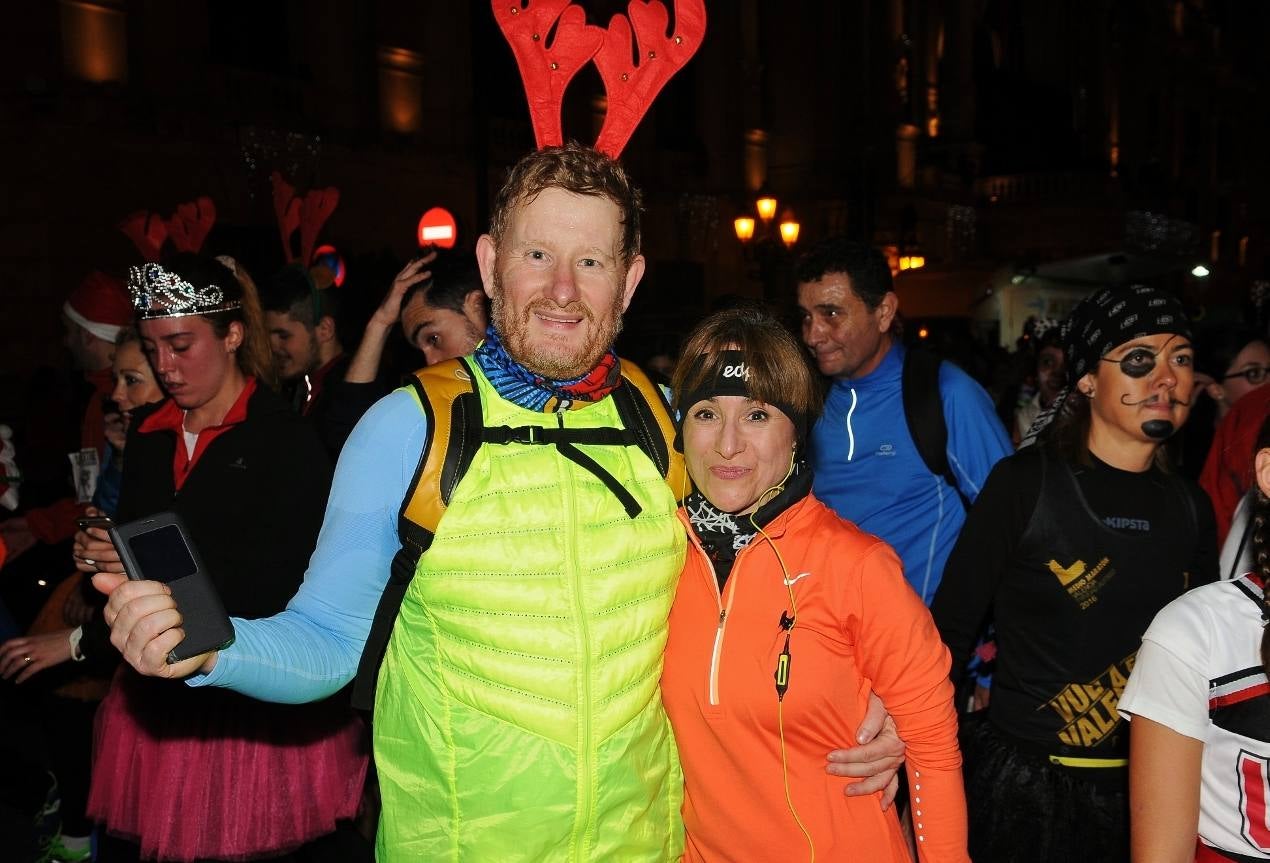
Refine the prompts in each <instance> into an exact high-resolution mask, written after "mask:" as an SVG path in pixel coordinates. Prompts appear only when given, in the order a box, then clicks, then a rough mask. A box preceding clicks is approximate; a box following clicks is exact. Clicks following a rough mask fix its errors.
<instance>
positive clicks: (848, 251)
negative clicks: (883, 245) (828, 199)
mask: <svg viewBox="0 0 1270 863" xmlns="http://www.w3.org/2000/svg"><path fill="white" fill-rule="evenodd" d="M829 273H844V274H846V276H847V277H848V278H849V279H851V289H852V290H853V291H855V294H856V296H858V297H859V298H860V300H861V302H863V303H864V305H865V306H866V307H868V308H869V309H876V308H877V307H878V304H879V303H881V302H882V298H883V297H885V296H886V295H887V294H888V293H889V292H890V291H892V290H894V283H893V282H892V280H891V267H890V265H888V264H887V262H886V256H885V255H883V254H882V253H881V252H880V251H878V250H877V249H875V248H874V247H873V246H870V245H869V244H868V243H862V242H860V241H859V240H849V239H847V238H846V237H842V236H836V237H826V238H825V239H823V240H821V241H820V242H818V243H816V244H814V245H813V246H812V247H811V248H810V249H808V250H807V251H806V252H804V253H803V254H802V255H801V256H800V257H799V258H798V261H797V263H795V264H794V274H795V276H796V277H797V279H798V281H799V282H815V281H819V280H820V279H823V278H824V277H825V276H826V275H828V274H829Z"/></svg>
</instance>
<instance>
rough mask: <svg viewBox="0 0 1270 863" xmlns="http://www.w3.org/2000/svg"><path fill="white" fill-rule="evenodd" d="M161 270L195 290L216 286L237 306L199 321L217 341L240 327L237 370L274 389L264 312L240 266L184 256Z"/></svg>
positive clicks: (275, 381) (228, 261) (231, 261)
mask: <svg viewBox="0 0 1270 863" xmlns="http://www.w3.org/2000/svg"><path fill="white" fill-rule="evenodd" d="M163 267H164V269H166V270H170V271H171V272H173V273H175V274H176V275H178V276H180V277H181V278H182V279H184V280H185V281H187V282H189V283H190V284H192V285H195V286H197V287H206V286H207V285H215V286H216V287H218V288H220V289H221V290H222V291H224V295H225V296H224V299H225V302H237V303H239V307H238V308H236V309H229V310H227V311H223V312H212V313H210V314H206V315H202V316H201V317H202V318H203V319H204V320H205V321H207V322H208V323H209V324H211V325H212V331H213V332H214V333H216V337H217V338H220V339H223V338H225V336H226V335H228V334H229V325H230V324H232V323H234V322H235V321H237V322H238V323H240V324H242V328H243V341H242V344H241V345H239V346H238V350H237V351H236V352H235V358H236V360H237V361H238V368H239V369H240V370H241V371H242V373H243V374H245V375H254V376H255V377H256V379H257V380H258V381H260V382H261V383H262V384H264V385H265V386H268V387H269V388H270V389H277V388H278V377H277V372H276V371H275V369H274V364H273V351H272V350H271V349H270V347H269V331H268V329H267V328H266V327H265V316H264V312H262V311H261V309H260V295H259V293H258V292H257V291H256V283H255V282H253V281H252V280H251V276H250V275H248V273H247V271H246V270H245V269H243V267H242V265H241V264H239V263H238V262H237V261H235V260H234V259H233V258H230V257H228V256H221V257H219V258H212V257H209V256H207V255H195V254H192V253H184V252H183V253H181V254H177V255H173V256H172V257H170V258H168V259H166V260H164V262H163Z"/></svg>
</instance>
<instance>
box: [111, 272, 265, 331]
mask: <svg viewBox="0 0 1270 863" xmlns="http://www.w3.org/2000/svg"><path fill="white" fill-rule="evenodd" d="M128 291H129V292H130V293H131V294H132V307H133V308H134V309H136V310H137V317H138V318H140V319H141V320H143V321H146V320H150V319H151V318H183V317H185V316H187V315H209V314H212V313H213V312H227V311H230V310H231V309H237V308H240V307H241V306H242V303H240V302H238V301H237V300H229V301H226V300H225V292H224V291H223V290H222V289H220V288H218V287H216V286H215V285H208V286H207V287H205V288H196V287H194V286H193V285H191V284H190V283H189V282H187V281H185V279H183V278H181V277H180V276H178V275H177V274H176V273H173V272H169V271H168V270H165V269H163V267H162V265H160V264H142V265H141V266H139V267H129V268H128Z"/></svg>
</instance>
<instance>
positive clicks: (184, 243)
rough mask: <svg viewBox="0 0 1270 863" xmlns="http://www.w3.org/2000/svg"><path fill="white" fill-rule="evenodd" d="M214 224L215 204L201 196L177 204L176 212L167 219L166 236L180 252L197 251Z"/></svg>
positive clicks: (201, 246)
mask: <svg viewBox="0 0 1270 863" xmlns="http://www.w3.org/2000/svg"><path fill="white" fill-rule="evenodd" d="M214 224H216V205H215V204H213V203H212V199H211V198H209V197H207V196H203V197H201V198H199V199H198V200H195V201H190V202H189V203H187V204H177V206H176V213H174V214H173V216H172V218H170V219H168V222H167V229H168V236H170V237H171V238H172V245H173V246H175V247H176V248H177V249H178V250H180V251H182V252H197V251H200V250H201V249H202V248H203V242H204V241H205V240H206V239H207V235H208V234H209V233H211V230H212V225H214Z"/></svg>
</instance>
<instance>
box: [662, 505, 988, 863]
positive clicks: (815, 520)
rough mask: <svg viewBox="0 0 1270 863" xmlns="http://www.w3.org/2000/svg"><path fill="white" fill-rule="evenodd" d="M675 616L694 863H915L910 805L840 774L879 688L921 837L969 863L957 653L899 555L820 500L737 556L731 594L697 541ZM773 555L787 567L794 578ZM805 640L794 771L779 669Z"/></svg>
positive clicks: (673, 694)
mask: <svg viewBox="0 0 1270 863" xmlns="http://www.w3.org/2000/svg"><path fill="white" fill-rule="evenodd" d="M679 516H680V518H681V519H682V520H683V522H684V523H685V524H687V525H688V534H689V537H690V538H691V540H692V543H691V544H692V546H693V547H691V548H689V550H688V558H687V560H686V562H685V564H684V571H683V574H682V575H681V576H680V579H679V586H678V589H677V592H676V594H675V601H674V605H673V607H672V608H671V612H670V639H669V642H668V643H667V646H666V662H665V668H664V671H663V672H662V699H663V701H664V702H665V705H666V712H667V713H668V714H669V715H670V721H671V725H672V727H673V728H674V732H675V739H676V742H677V743H678V746H679V756H680V760H681V761H682V762H683V770H684V780H685V795H684V808H683V815H684V826H685V829H686V832H687V847H686V853H685V855H684V859H685V860H686V861H711V863H713V861H737V860H745V861H781V863H785V861H795V860H807V859H809V857H810V850H811V849H810V848H809V847H808V844H807V839H806V838H805V837H804V836H803V834H802V832H801V831H800V830H799V828H798V825H797V824H796V823H795V821H794V818H793V815H792V814H791V813H790V809H789V806H788V804H787V803H786V796H785V793H786V792H785V786H786V779H788V786H789V794H790V796H791V798H792V800H793V803H794V807H795V808H796V810H797V812H798V817H799V819H800V820H801V821H802V823H803V825H805V826H806V828H807V830H808V832H809V833H810V834H811V840H812V842H813V843H814V844H815V852H816V854H815V856H816V859H817V860H820V861H842V860H858V861H867V863H881V861H889V860H909V859H910V855H909V852H908V847H907V844H906V843H905V840H904V838H903V836H902V834H901V832H900V827H899V822H898V820H897V818H896V813H895V808H894V807H891V809H889V810H888V811H886V812H883V811H882V810H881V807H880V805H879V794H872V795H867V796H863V797H847V796H846V795H844V794H843V790H844V788H845V786H846V784H847V783H848V782H851V781H854V780H849V779H842V778H838V777H835V776H830V775H828V774H827V773H826V772H825V766H826V763H827V761H826V756H827V755H828V753H829V751H830V750H832V749H840V748H845V747H847V746H850V745H851V744H852V743H853V742H854V740H855V733H856V730H857V728H858V727H859V724H860V722H861V720H862V719H863V717H864V712H865V708H866V706H867V702H868V697H869V691H870V690H872V691H874V692H876V693H877V694H878V696H879V697H881V699H882V701H883V703H884V704H885V705H886V708H887V711H888V712H889V713H890V714H891V716H892V717H893V718H894V719H895V723H896V725H897V726H898V728H899V734H900V737H901V738H902V739H903V740H904V742H905V744H906V746H907V756H906V758H907V761H906V769H907V771H908V778H909V788H910V796H911V798H912V806H913V824H914V832H915V833H916V834H917V848H918V854H919V859H920V860H921V861H923V863H928V861H929V863H936V861H938V863H944V861H968V860H969V859H970V858H969V856H968V855H967V853H966V804H965V794H964V790H963V786H962V780H961V752H960V750H959V749H958V747H957V717H956V714H955V712H954V710H953V704H952V695H953V690H952V684H951V683H949V680H948V670H949V662H950V660H949V655H948V650H947V649H946V648H945V647H944V645H943V643H942V642H941V641H940V639H939V633H938V632H937V631H936V630H935V625H934V623H933V622H932V620H931V617H930V612H928V611H927V610H926V607H925V606H924V605H923V604H922V601H921V600H920V599H919V598H918V596H917V594H916V593H914V592H913V589H912V588H911V587H909V585H908V583H907V582H906V581H905V580H904V576H903V573H902V572H901V569H900V562H899V559H898V558H897V557H896V556H895V552H894V551H892V550H891V547H890V546H888V545H887V544H886V543H884V542H882V540H880V539H878V538H877V537H875V536H871V535H869V534H867V533H864V532H863V531H861V530H860V529H859V528H857V527H856V526H855V525H853V524H851V523H849V522H847V521H844V520H843V519H841V518H839V517H838V516H837V515H836V514H834V513H833V512H832V511H830V510H829V509H828V508H827V507H826V506H825V505H824V504H822V503H821V502H820V501H818V500H816V499H815V498H814V497H813V496H811V495H808V496H807V497H805V498H803V499H802V500H800V501H798V502H796V503H795V504H794V505H793V506H791V507H790V508H789V509H788V510H786V511H785V512H784V513H781V514H780V515H779V516H777V517H776V518H775V519H773V521H772V523H771V524H769V525H767V526H766V527H765V532H766V534H767V536H768V537H770V541H769V540H767V539H765V538H764V537H763V535H762V534H759V535H758V536H756V537H755V538H754V540H753V541H752V542H751V543H750V544H749V545H748V546H747V547H746V548H744V549H743V550H742V551H741V552H740V553H739V554H738V555H737V558H736V562H735V563H734V565H733V567H732V572H731V575H730V576H729V577H728V580H727V583H726V584H725V585H724V590H723V592H722V595H720V592H719V588H718V582H717V580H716V578H715V574H714V568H713V566H712V565H711V563H710V560H709V558H708V557H707V556H706V553H705V551H704V550H703V549H702V548H701V545H700V543H698V542H697V541H696V537H695V535H694V533H693V531H692V528H691V523H690V522H689V521H688V517H687V514H686V513H685V512H684V511H683V510H680V513H679ZM773 546H774V547H775V548H776V549H778V550H779V552H780V556H781V557H782V558H783V559H784V566H783V567H782V565H781V563H780V561H779V560H778V559H777V555H776V554H775V553H774V552H773ZM786 580H788V581H789V582H790V585H789V587H790V588H792V590H793V593H794V599H795V602H796V603H797V619H796V621H795V623H794V625H793V628H792V629H791V630H789V635H790V649H789V655H790V660H789V669H788V689H787V691H786V694H785V698H784V701H783V725H784V738H785V743H784V747H785V751H786V755H787V758H788V769H787V770H785V769H783V768H782V764H781V730H780V723H778V715H777V707H778V702H777V693H776V682H775V678H774V675H775V672H776V668H777V663H778V660H779V659H780V656H781V653H782V649H783V648H784V645H785V636H786V629H785V628H783V626H782V623H781V616H782V614H784V613H787V612H790V611H792V609H790V603H789V593H788V591H787V590H786V585H785V583H784V582H785V581H786Z"/></svg>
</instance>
